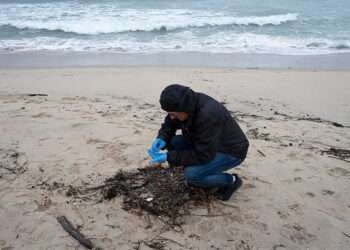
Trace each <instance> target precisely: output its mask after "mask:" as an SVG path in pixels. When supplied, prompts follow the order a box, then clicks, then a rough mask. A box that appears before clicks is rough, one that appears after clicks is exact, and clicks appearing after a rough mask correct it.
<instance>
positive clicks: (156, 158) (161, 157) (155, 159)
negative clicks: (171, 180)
mask: <svg viewBox="0 0 350 250" xmlns="http://www.w3.org/2000/svg"><path fill="white" fill-rule="evenodd" d="M148 154H149V156H150V157H151V158H152V160H151V161H150V163H151V164H157V163H163V162H165V161H166V160H167V153H161V152H154V151H153V150H152V149H151V148H150V149H148Z"/></svg>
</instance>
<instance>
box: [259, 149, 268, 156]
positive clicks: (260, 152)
mask: <svg viewBox="0 0 350 250" xmlns="http://www.w3.org/2000/svg"><path fill="white" fill-rule="evenodd" d="M258 153H259V154H261V155H262V156H264V157H266V155H265V154H264V153H263V152H262V151H261V150H259V149H258Z"/></svg>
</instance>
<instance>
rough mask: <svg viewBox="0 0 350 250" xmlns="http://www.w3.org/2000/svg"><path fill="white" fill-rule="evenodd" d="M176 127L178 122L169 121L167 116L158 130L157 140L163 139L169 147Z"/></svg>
mask: <svg viewBox="0 0 350 250" xmlns="http://www.w3.org/2000/svg"><path fill="white" fill-rule="evenodd" d="M178 127H179V124H178V122H177V121H176V120H172V119H170V117H169V115H167V116H166V117H165V119H164V122H163V123H162V125H161V128H160V129H159V132H158V138H161V139H163V140H164V141H165V143H166V145H169V142H170V140H171V138H173V136H174V135H175V133H176V130H177V129H178Z"/></svg>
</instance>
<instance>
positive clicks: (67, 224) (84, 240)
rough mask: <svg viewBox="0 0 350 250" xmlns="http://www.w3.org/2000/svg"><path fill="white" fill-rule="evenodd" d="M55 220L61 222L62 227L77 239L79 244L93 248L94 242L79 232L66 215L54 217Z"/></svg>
mask: <svg viewBox="0 0 350 250" xmlns="http://www.w3.org/2000/svg"><path fill="white" fill-rule="evenodd" d="M56 219H57V221H58V222H59V223H60V224H61V226H62V227H63V229H64V230H65V231H66V232H67V233H69V234H70V235H71V236H72V237H73V238H74V239H76V240H77V241H79V243H80V244H81V245H83V246H84V247H86V248H88V249H93V248H94V247H95V246H94V244H93V243H92V242H91V241H90V240H89V239H87V238H86V237H85V236H84V235H83V234H81V233H80V232H79V231H78V230H77V229H76V228H75V227H74V226H73V225H72V223H71V222H70V221H69V220H68V219H67V218H66V216H59V217H57V218H56Z"/></svg>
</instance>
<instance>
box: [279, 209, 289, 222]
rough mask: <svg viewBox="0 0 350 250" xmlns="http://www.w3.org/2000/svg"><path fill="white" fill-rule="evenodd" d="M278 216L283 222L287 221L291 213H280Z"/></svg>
mask: <svg viewBox="0 0 350 250" xmlns="http://www.w3.org/2000/svg"><path fill="white" fill-rule="evenodd" d="M277 214H278V216H279V217H280V218H281V219H282V220H285V219H287V218H288V217H289V213H288V212H286V211H278V212H277Z"/></svg>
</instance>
